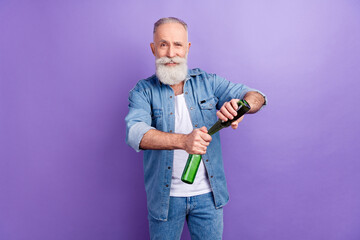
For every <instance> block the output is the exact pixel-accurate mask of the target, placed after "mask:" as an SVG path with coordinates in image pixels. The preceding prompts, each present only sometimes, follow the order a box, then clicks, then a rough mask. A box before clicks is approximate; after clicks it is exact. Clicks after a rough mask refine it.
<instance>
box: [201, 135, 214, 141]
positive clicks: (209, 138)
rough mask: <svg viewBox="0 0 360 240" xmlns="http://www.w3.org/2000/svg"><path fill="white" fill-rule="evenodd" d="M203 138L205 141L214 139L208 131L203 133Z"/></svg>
mask: <svg viewBox="0 0 360 240" xmlns="http://www.w3.org/2000/svg"><path fill="white" fill-rule="evenodd" d="M201 138H202V141H204V142H211V140H212V137H211V136H210V135H209V134H207V133H204V134H202V135H201Z"/></svg>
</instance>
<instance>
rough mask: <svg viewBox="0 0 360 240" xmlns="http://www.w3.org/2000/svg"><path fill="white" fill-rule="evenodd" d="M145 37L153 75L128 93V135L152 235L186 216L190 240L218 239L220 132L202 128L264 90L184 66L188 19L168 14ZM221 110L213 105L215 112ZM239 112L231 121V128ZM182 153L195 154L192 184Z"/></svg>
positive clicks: (173, 235)
mask: <svg viewBox="0 0 360 240" xmlns="http://www.w3.org/2000/svg"><path fill="white" fill-rule="evenodd" d="M153 37H154V38H153V40H154V42H153V43H151V44H150V47H151V50H152V53H153V54H154V56H155V59H156V75H153V76H151V77H149V78H147V79H144V80H141V81H139V82H138V83H137V84H136V86H135V87H134V88H133V89H132V90H131V91H130V93H129V102H130V103H129V113H128V115H127V116H126V118H125V121H126V127H127V131H126V142H127V143H128V144H129V145H130V146H131V147H133V148H134V149H135V150H136V151H140V150H144V178H145V189H146V194H147V207H148V220H149V229H150V236H151V239H171V240H173V239H180V236H181V233H182V229H183V226H184V222H185V220H186V221H187V224H188V228H189V230H190V234H191V238H192V239H206V240H209V239H221V238H222V232H223V209H222V207H223V206H224V205H225V204H226V203H227V202H228V200H229V195H228V191H227V186H226V180H225V174H224V168H223V162H222V155H221V147H220V136H219V133H216V134H214V135H213V136H210V135H209V134H207V129H208V128H210V127H211V126H212V125H213V124H214V123H215V122H216V121H217V117H218V118H220V119H222V120H224V121H227V120H228V119H233V117H234V116H235V115H236V114H237V113H236V109H237V101H239V99H245V100H246V101H247V102H248V103H249V105H250V106H251V110H250V112H249V113H255V112H257V111H258V110H259V109H260V108H261V107H262V106H263V105H264V104H265V97H264V95H263V94H261V93H260V92H259V91H257V90H254V89H251V88H249V87H247V86H245V85H243V84H235V83H231V82H229V81H227V80H226V79H224V78H222V77H220V76H218V75H216V74H209V73H206V72H204V71H203V70H201V69H198V68H197V69H192V70H188V68H187V61H186V60H187V56H188V53H189V49H190V46H191V43H190V42H188V33H187V25H186V23H185V22H183V21H182V20H180V19H177V18H174V17H169V18H162V19H160V20H158V21H157V22H156V23H155V25H154V33H153ZM217 109H219V111H217ZM241 120H242V118H240V119H238V120H237V121H235V122H233V123H232V127H233V128H234V129H236V128H237V126H238V123H239V122H240V121H241ZM188 154H201V155H202V159H203V160H202V161H201V164H200V166H199V169H198V173H197V176H196V178H195V181H194V183H193V184H187V183H184V182H182V181H181V175H182V171H183V169H184V167H185V163H186V161H187V157H188Z"/></svg>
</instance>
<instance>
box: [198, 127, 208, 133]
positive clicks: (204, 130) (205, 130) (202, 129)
mask: <svg viewBox="0 0 360 240" xmlns="http://www.w3.org/2000/svg"><path fill="white" fill-rule="evenodd" d="M199 129H200V130H201V131H202V132H204V133H207V132H208V130H207V128H206V127H205V126H202V127H201V128H199Z"/></svg>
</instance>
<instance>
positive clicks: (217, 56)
mask: <svg viewBox="0 0 360 240" xmlns="http://www.w3.org/2000/svg"><path fill="white" fill-rule="evenodd" d="M166 16H177V17H179V18H182V19H183V20H185V21H186V22H187V23H188V25H189V39H190V41H191V42H192V47H191V50H190V54H189V66H190V67H191V68H194V67H200V68H202V69H203V70H205V71H207V72H211V73H217V74H219V75H221V76H224V77H226V78H227V79H229V80H231V81H234V82H240V83H244V84H247V85H249V86H251V87H254V88H258V89H260V90H261V91H263V92H264V93H266V94H267V96H268V98H269V106H267V107H266V108H264V109H263V110H262V111H261V112H259V113H258V114H256V115H249V116H247V117H246V118H245V120H244V121H243V122H242V123H241V126H240V128H239V129H238V130H236V131H233V130H232V129H226V130H223V132H222V133H221V135H222V143H223V144H222V149H223V153H224V165H225V171H226V177H227V180H228V188H229V192H230V202H229V204H228V205H227V206H226V207H225V208H224V221H225V226H224V239H247V240H249V239H250V240H264V239H266V240H289V239H291V240H304V239H314V240H318V239H327V240H335V239H336V240H355V239H360V228H359V226H360V187H359V182H360V174H359V171H360V163H359V159H360V150H359V147H360V145H359V140H360V139H359V138H360V137H359V134H360V131H359V130H360V129H359V123H360V115H359V113H358V111H359V110H358V109H359V106H358V105H359V103H360V95H359V87H360V83H359V80H360V66H359V65H360V64H359V62H360V2H359V1H355V0H352V1H351V0H338V1H331V0H326V1H325V0H324V1H314V0H312V1H301V0H293V1H287V0H283V1H280V0H279V1H223V2H221V3H220V1H207V0H206V1H205V0H197V1H188V0H187V1H177V2H175V1H146V0H144V1H108V0H106V1H104V0H102V1H100V0H99V1H70V0H69V1H7V0H5V1H4V0H0V80H1V81H0V159H1V161H0V239H4V240H23V239H24V240H25V239H26V240H49V239H51V240H60V239H62V240H78V239H87V240H97V239H148V238H149V237H148V236H149V235H148V222H147V218H146V216H147V210H146V196H145V190H144V183H143V170H142V154H140V153H139V154H137V153H135V151H134V150H133V149H131V148H130V147H128V146H127V145H126V144H125V123H124V117H125V115H126V113H127V111H128V110H127V104H128V102H127V97H128V92H129V90H130V89H131V88H132V87H133V86H134V85H135V83H136V82H137V81H138V80H139V79H142V78H146V77H148V76H150V75H152V74H153V73H154V57H153V55H152V54H151V51H150V47H149V43H150V42H151V41H152V27H153V23H154V22H155V21H156V20H157V19H158V18H160V17H166ZM240 145H241V146H245V147H244V148H242V149H244V150H245V151H244V150H243V152H242V155H241V156H239V154H238V153H239V150H240V147H239V146H240ZM183 239H189V233H188V230H187V228H186V226H185V230H184V233H183Z"/></svg>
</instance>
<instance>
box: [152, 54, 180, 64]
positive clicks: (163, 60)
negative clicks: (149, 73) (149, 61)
mask: <svg viewBox="0 0 360 240" xmlns="http://www.w3.org/2000/svg"><path fill="white" fill-rule="evenodd" d="M167 63H180V64H181V63H186V58H182V57H179V56H176V57H173V58H168V57H162V58H159V59H156V64H162V65H165V64H167Z"/></svg>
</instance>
